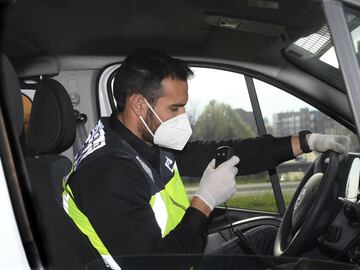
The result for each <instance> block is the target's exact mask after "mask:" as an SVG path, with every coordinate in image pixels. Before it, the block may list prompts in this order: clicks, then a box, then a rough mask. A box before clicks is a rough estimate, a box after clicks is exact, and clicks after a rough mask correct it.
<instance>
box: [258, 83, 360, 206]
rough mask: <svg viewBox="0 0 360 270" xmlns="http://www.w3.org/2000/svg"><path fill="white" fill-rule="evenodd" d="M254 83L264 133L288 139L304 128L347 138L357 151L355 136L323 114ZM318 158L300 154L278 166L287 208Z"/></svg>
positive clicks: (294, 98)
mask: <svg viewBox="0 0 360 270" xmlns="http://www.w3.org/2000/svg"><path fill="white" fill-rule="evenodd" d="M254 84H255V88H256V92H257V96H258V99H259V103H260V107H261V111H262V114H263V117H264V122H265V123H266V129H267V133H270V134H272V135H274V136H288V135H293V134H296V133H298V132H299V131H300V130H304V129H307V130H310V131H312V132H315V133H322V134H336V135H346V136H348V137H349V138H350V141H351V146H350V151H355V152H359V150H360V149H359V142H358V139H357V136H356V135H355V134H354V133H353V132H351V131H350V130H349V129H347V128H346V127H344V126H342V125H341V124H339V123H338V122H336V121H335V120H333V119H331V118H330V117H329V116H327V115H326V114H324V113H322V112H320V111H318V110H317V109H316V108H314V107H312V106H311V105H309V104H307V103H306V102H304V101H302V100H300V99H298V98H296V97H294V96H292V95H290V94H288V93H286V92H284V91H282V90H280V89H279V88H277V87H275V86H272V85H270V84H267V83H265V82H262V81H259V80H256V79H254ZM269 100H274V101H276V102H269ZM317 156H318V154H317V153H316V152H312V153H308V154H303V155H301V156H299V157H297V158H296V159H294V160H290V161H288V162H285V163H283V164H281V165H279V166H278V167H277V172H278V175H279V179H280V184H281V187H282V191H283V195H284V199H285V203H286V205H288V204H289V202H290V200H291V198H292V196H293V193H294V192H295V189H296V187H297V186H298V184H299V181H300V180H301V179H302V178H303V176H304V173H305V171H306V169H307V168H308V167H309V166H310V165H311V163H312V162H313V161H314V160H315V159H316V157H317Z"/></svg>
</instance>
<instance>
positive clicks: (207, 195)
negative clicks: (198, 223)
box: [194, 156, 240, 210]
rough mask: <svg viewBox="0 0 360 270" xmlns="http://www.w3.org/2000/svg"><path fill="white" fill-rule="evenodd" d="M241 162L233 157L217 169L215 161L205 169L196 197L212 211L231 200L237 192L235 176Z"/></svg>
mask: <svg viewBox="0 0 360 270" xmlns="http://www.w3.org/2000/svg"><path fill="white" fill-rule="evenodd" d="M239 161H240V159H239V158H238V157H237V156H233V157H231V158H230V159H229V160H227V161H225V162H223V163H221V164H220V165H219V166H218V167H217V168H216V169H215V159H213V160H212V161H211V162H210V163H209V165H208V166H207V168H206V169H205V171H204V174H203V176H202V178H201V180H200V185H199V188H198V189H197V191H196V193H195V195H194V196H197V197H199V198H200V199H201V200H203V201H204V202H205V203H206V204H207V205H208V206H209V207H210V209H211V210H213V209H214V207H215V206H216V205H219V204H222V203H224V202H226V201H227V200H228V199H230V198H231V197H232V196H233V195H234V194H235V192H236V180H235V176H236V174H237V172H238V169H237V168H236V167H235V166H236V165H237V164H238V163H239Z"/></svg>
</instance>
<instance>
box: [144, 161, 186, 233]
mask: <svg viewBox="0 0 360 270" xmlns="http://www.w3.org/2000/svg"><path fill="white" fill-rule="evenodd" d="M150 205H151V207H152V210H153V211H154V214H155V218H156V221H157V223H158V225H159V227H160V229H161V235H162V237H165V236H166V235H168V234H169V232H171V231H172V230H173V229H174V228H175V227H176V226H177V225H178V224H179V222H180V221H181V219H182V218H183V216H184V214H185V211H186V209H187V208H188V207H189V205H190V203H189V199H188V197H187V194H186V191H185V188H184V185H183V183H182V180H181V177H180V175H179V172H178V170H177V168H176V165H175V166H174V176H173V178H172V179H171V180H170V181H169V182H168V183H167V184H166V185H165V188H164V189H163V190H161V191H160V192H158V193H156V194H155V195H153V196H152V197H151V199H150ZM164 210H166V211H164Z"/></svg>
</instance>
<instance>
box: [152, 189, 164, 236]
mask: <svg viewBox="0 0 360 270" xmlns="http://www.w3.org/2000/svg"><path fill="white" fill-rule="evenodd" d="M150 205H151V208H152V210H153V211H154V214H155V219H156V222H157V224H158V225H159V227H160V230H161V235H162V237H164V235H165V230H166V225H167V221H168V213H167V209H166V205H165V202H164V200H163V198H162V195H161V194H160V192H158V193H156V194H155V195H153V196H152V197H151V199H150Z"/></svg>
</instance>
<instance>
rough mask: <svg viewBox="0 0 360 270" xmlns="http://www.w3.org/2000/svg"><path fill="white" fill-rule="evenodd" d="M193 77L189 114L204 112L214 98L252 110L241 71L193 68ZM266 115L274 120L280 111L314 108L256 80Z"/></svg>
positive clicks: (260, 101) (260, 100)
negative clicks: (273, 116) (273, 117)
mask: <svg viewBox="0 0 360 270" xmlns="http://www.w3.org/2000/svg"><path fill="white" fill-rule="evenodd" d="M192 70H193V72H194V77H193V78H192V79H190V80H189V81H188V82H189V101H188V104H187V107H186V109H187V111H188V113H189V114H192V113H194V112H195V113H196V115H197V116H199V114H200V113H201V111H202V110H203V109H204V107H205V106H206V105H207V104H208V103H209V101H211V100H216V101H218V102H222V103H226V104H229V105H230V106H231V107H232V108H233V109H237V108H242V109H244V110H246V111H252V108H251V104H250V99H249V95H248V93H247V87H246V83H245V78H244V76H243V75H242V74H238V73H234V72H229V71H223V70H214V69H208V68H192ZM254 82H255V87H256V91H257V94H258V99H259V103H260V107H261V110H262V113H263V116H264V117H266V118H268V120H269V121H270V123H271V122H272V115H273V114H274V113H278V112H286V111H298V110H299V109H301V108H309V109H311V110H313V109H314V108H313V107H312V106H310V105H308V104H306V103H305V102H303V101H301V100H299V99H298V98H296V97H293V96H291V95H290V94H288V93H286V92H284V91H282V90H279V89H278V88H277V87H274V86H272V85H270V84H267V83H264V82H262V81H259V80H254Z"/></svg>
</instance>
